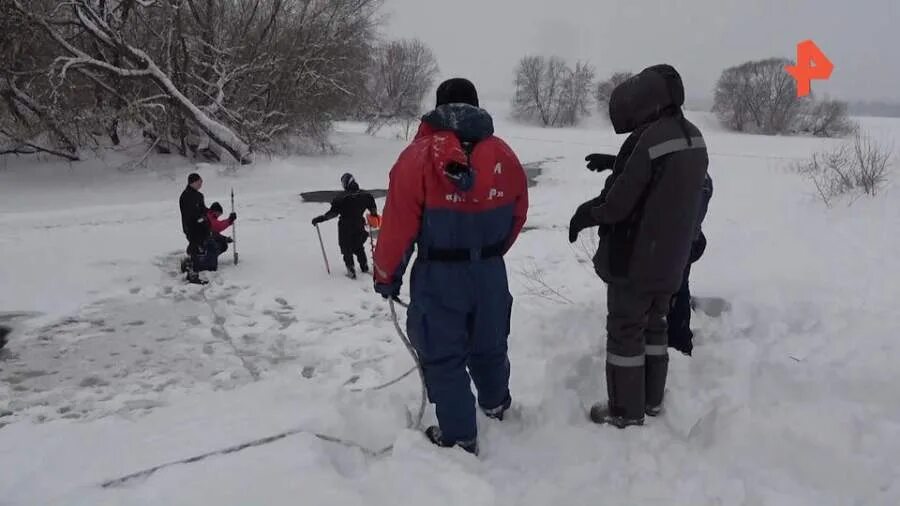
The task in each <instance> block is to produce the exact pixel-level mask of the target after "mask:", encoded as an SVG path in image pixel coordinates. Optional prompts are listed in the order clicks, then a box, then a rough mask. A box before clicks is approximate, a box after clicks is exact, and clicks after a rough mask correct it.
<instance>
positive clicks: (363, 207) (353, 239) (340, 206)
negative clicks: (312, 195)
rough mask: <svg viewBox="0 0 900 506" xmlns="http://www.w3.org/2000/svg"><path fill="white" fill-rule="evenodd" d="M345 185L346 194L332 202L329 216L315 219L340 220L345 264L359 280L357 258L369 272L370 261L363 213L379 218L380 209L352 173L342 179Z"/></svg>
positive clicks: (360, 265) (360, 267)
mask: <svg viewBox="0 0 900 506" xmlns="http://www.w3.org/2000/svg"><path fill="white" fill-rule="evenodd" d="M341 186H342V187H343V189H344V191H343V192H342V193H341V194H340V195H338V196H337V197H335V198H334V199H333V200H332V201H331V209H329V210H328V212H327V213H325V214H323V215H321V216H316V217H315V218H313V220H312V224H313V225H318V224H319V223H322V222H323V221H328V220H331V219H334V218H338V217H339V218H338V244H339V245H340V247H341V255H342V256H343V257H344V265H346V266H347V276H348V277H350V278H352V279H356V268H355V264H354V262H353V257H354V256H355V257H356V259H357V261H359V270H360V271H362V272H363V273H367V272H369V261H368V257H367V256H366V248H365V245H366V239H368V238H369V233H368V232H366V220H365V218H363V214H364V213H365V212H366V211H369V214H371V215H373V216H378V206H377V205H376V204H375V198H374V197H373V196H372V194H371V193H369V192H367V191H364V190H360V189H359V185H358V184H357V183H356V179H354V178H353V175H352V174H349V173H347V174H344V175H343V176H341Z"/></svg>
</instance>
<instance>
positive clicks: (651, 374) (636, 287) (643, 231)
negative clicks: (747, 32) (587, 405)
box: [569, 65, 709, 428]
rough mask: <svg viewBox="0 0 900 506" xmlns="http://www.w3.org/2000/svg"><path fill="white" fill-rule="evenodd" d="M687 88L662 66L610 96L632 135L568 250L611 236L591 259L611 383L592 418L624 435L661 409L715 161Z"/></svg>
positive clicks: (582, 210)
mask: <svg viewBox="0 0 900 506" xmlns="http://www.w3.org/2000/svg"><path fill="white" fill-rule="evenodd" d="M683 104H684V86H683V85H682V81H681V76H679V75H678V72H676V70H675V69H674V68H672V67H671V66H669V65H656V66H653V67H649V68H647V69H644V70H643V71H642V72H641V73H640V74H638V75H636V76H634V77H632V78H631V79H629V80H627V81H625V82H624V83H622V84H621V85H619V86H618V87H616V89H615V90H613V93H612V96H611V97H610V103H609V116H610V120H611V121H612V124H613V127H614V128H615V131H616V133H620V134H621V133H626V132H630V133H631V135H630V136H629V137H628V139H626V140H625V142H624V143H623V145H622V148H621V149H620V151H619V154H618V156H616V158H615V164H616V166H617V167H614V171H613V172H614V173H616V172H618V175H617V176H616V178H615V180H614V181H612V182H611V184H610V186H609V188H608V192H607V193H606V194H605V198H601V197H598V198H596V199H593V200H590V201H588V202H585V203H584V204H582V205H581V206H579V207H578V209H577V211H576V212H575V215H574V216H573V217H572V220H571V222H570V224H569V242H573V243H574V242H575V241H576V240H577V238H578V234H579V232H580V231H581V230H583V229H585V228H588V227H593V226H601V227H603V228H604V229H606V230H607V233H605V234H603V236H602V239H603V240H601V241H600V243H599V248H598V250H597V253H596V255H595V256H594V267H595V270H596V271H597V274H598V275H600V277H601V278H602V279H603V280H604V281H605V282H606V283H607V307H608V316H607V323H606V331H607V341H606V352H607V353H606V383H607V393H608V395H609V402H608V404H606V405H603V404H599V403H598V404H595V405H594V406H593V407H592V408H591V413H590V414H591V419H592V420H593V421H594V422H596V423H606V424H612V425H615V426H616V427H619V428H624V427H627V426H629V425H642V424H643V423H644V415H645V413H646V414H647V415H650V416H657V415H659V414H660V412H661V410H662V402H663V394H664V392H665V386H666V375H667V373H668V363H669V356H668V351H667V344H666V338H667V336H666V332H667V329H666V314H667V313H668V311H669V304H670V301H671V298H672V294H674V293H675V292H676V291H677V290H678V288H679V286H680V285H681V280H682V275H683V273H684V269H685V266H686V265H687V264H688V260H689V257H690V250H691V243H692V242H693V239H694V231H695V227H696V224H697V215H698V209H699V207H700V202H701V200H702V193H703V184H704V181H705V179H706V174H707V167H708V165H709V157H708V154H707V151H706V143H705V142H704V139H703V136H702V135H701V133H700V130H699V129H697V127H696V126H694V125H693V124H692V123H691V122H689V121H688V120H686V119H685V118H684V115H683V113H682V111H681V106H682V105H683Z"/></svg>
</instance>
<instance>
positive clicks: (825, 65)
mask: <svg viewBox="0 0 900 506" xmlns="http://www.w3.org/2000/svg"><path fill="white" fill-rule="evenodd" d="M784 70H786V71H787V73H788V74H790V75H791V76H792V77H793V78H794V80H795V81H797V96H798V97H805V96H807V95H809V94H810V93H811V92H812V80H813V79H821V80H823V81H824V80H827V79H828V78H829V77H831V72H832V71H834V64H833V63H831V60H829V59H828V57H827V56H825V53H823V52H822V50H821V49H819V46H817V45H816V43H815V42H813V41H811V40H804V41H803V42H801V43H799V44H797V65H795V66H787V67H785V68H784Z"/></svg>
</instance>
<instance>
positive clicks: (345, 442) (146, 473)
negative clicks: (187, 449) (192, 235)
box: [100, 294, 427, 488]
mask: <svg viewBox="0 0 900 506" xmlns="http://www.w3.org/2000/svg"><path fill="white" fill-rule="evenodd" d="M204 295H205V294H204ZM395 303H396V304H397V305H399V306H401V307H404V308H409V305H408V304H406V303H404V302H403V301H401V300H400V299H399V298H396V297H394V298H392V299H390V300H389V301H388V305H389V306H390V309H391V318H392V319H393V322H394V329H395V330H396V331H397V335H398V336H399V337H400V340H401V341H402V342H403V345H404V346H406V350H407V351H408V352H409V354H410V356H411V357H412V358H413V361H414V362H415V363H416V366H415V367H414V369H416V370H417V371H419V380H420V381H421V384H422V400H421V403H420V404H419V412H418V414H417V415H416V417H415V419H414V420H415V421H414V422H413V421H412V420H410V425H409V426H408V427H407V428H412V429H415V430H421V429H422V418H423V417H424V416H425V403H426V400H427V394H426V390H425V374H424V372H423V370H422V363H421V362H419V355H418V354H417V353H416V349H415V348H414V347H413V345H412V343H411V342H410V341H409V338H408V337H407V336H406V334H405V333H404V332H403V329H402V328H401V327H400V319H399V317H398V316H397V309H396V308H395V306H394V304H395ZM411 373H412V370H410V371H408V372H407V373H405V374H403V375H402V376H400V377H399V378H397V379H394V380H392V381H390V382H388V383H386V384H385V385H383V386H379V388H384V387H385V386H388V385H392V384H394V383H397V382H398V381H400V380H401V379H403V378H405V377H406V376H409V375H410V374H411ZM376 389H377V388H372V389H369V390H376ZM297 434H310V435H312V436H314V437H316V438H318V439H319V440H322V441H325V442H328V443H334V444H338V445H341V446H345V447H347V448H354V449H357V450H359V451H361V452H362V453H363V454H364V455H366V456H367V457H373V458H377V457H381V456H384V455H385V454H387V453H388V452H390V451H391V450H393V449H394V445H390V446H386V447H384V448H382V449H380V450H372V449H370V448H367V447H365V446H363V445H361V444H359V443H357V442H355V441H351V440H349V439H342V438H338V437H334V436H330V435H328V434H321V433H318V432H312V431H310V430H307V429H303V428H295V429H290V430H286V431H284V432H280V433H278V434H274V435H271V436H266V437H263V438H259V439H254V440H253V441H247V442H244V443H240V444H237V445H234V446H229V447H227V448H223V449H221V450H214V451H211V452H207V453H202V454H200V455H195V456H193V457H188V458H185V459H181V460H175V461H172V462H167V463H165V464H160V465H158V466H154V467H150V468H147V469H144V470H142V471H138V472H135V473H131V474H127V475H125V476H122V477H119V478H115V479H112V480H107V481H104V482H103V483H101V484H100V486H101V487H102V488H114V487H119V486H122V485H125V484H127V483H129V482H132V481H134V480H138V479H144V478H148V477H150V476H151V475H153V474H154V473H156V472H157V471H160V470H162V469H166V468H168V467H172V466H177V465H184V464H192V463H194V462H199V461H201V460H205V459H208V458H210V457H215V456H221V455H228V454H231V453H236V452H239V451H242V450H246V449H247V448H254V447H257V446H263V445H266V444H269V443H273V442H275V441H279V440H281V439H284V438H286V437H289V436H294V435H297Z"/></svg>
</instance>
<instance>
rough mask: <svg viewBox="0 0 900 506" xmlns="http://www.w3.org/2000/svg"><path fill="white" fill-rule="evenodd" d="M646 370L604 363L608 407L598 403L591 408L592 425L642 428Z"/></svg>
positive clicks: (638, 367)
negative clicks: (635, 426) (638, 426)
mask: <svg viewBox="0 0 900 506" xmlns="http://www.w3.org/2000/svg"><path fill="white" fill-rule="evenodd" d="M644 374H645V368H644V367H642V366H636V367H635V366H632V367H623V366H617V365H613V364H610V363H609V362H607V363H606V391H607V394H608V396H609V403H608V404H601V403H597V404H594V406H593V407H592V408H591V420H592V421H594V423H601V424H610V425H614V426H616V427H618V428H620V429H623V428H625V427H628V426H631V425H643V424H644V412H645V410H646V407H647V406H646V402H645V391H644V388H645V377H644Z"/></svg>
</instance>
